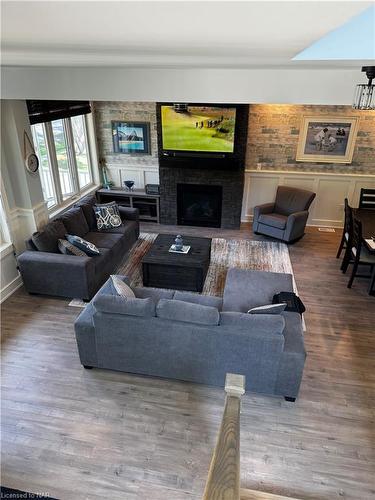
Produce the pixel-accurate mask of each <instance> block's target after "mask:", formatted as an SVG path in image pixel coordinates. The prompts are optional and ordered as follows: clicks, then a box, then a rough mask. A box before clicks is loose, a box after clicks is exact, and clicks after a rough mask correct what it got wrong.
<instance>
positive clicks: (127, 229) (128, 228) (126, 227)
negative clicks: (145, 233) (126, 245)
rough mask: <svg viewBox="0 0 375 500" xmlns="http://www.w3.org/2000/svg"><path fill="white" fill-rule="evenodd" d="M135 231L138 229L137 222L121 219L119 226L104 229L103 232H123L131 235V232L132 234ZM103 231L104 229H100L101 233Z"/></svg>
mask: <svg viewBox="0 0 375 500" xmlns="http://www.w3.org/2000/svg"><path fill="white" fill-rule="evenodd" d="M94 231H96V228H95V229H94ZM137 231H138V222H136V221H132V220H130V221H125V220H123V221H122V224H121V226H118V227H112V228H110V229H106V230H105V233H106V234H107V233H115V234H125V235H126V236H129V237H132V233H133V234H134V233H135V232H137ZM103 232H104V231H102V233H103ZM137 235H138V232H137Z"/></svg>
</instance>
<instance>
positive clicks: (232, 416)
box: [203, 373, 245, 500]
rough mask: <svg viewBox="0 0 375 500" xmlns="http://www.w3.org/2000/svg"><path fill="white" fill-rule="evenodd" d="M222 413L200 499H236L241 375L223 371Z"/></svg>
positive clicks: (238, 480)
mask: <svg viewBox="0 0 375 500" xmlns="http://www.w3.org/2000/svg"><path fill="white" fill-rule="evenodd" d="M225 392H226V393H227V396H226V400H225V408H224V414H223V418H222V421H221V426H220V431H219V436H218V439H217V443H216V446H215V449H214V452H213V455H212V459H211V464H210V469H209V472H208V478H207V482H206V488H205V490H204V495H203V500H240V408H241V396H242V395H243V394H244V393H245V377H244V376H243V375H235V374H233V373H227V376H226V379H225Z"/></svg>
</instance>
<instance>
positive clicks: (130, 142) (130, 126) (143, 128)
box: [112, 121, 150, 155]
mask: <svg viewBox="0 0 375 500" xmlns="http://www.w3.org/2000/svg"><path fill="white" fill-rule="evenodd" d="M112 138H113V151H114V153H125V154H144V155H148V154H150V124H149V123H147V122H118V121H113V122H112Z"/></svg>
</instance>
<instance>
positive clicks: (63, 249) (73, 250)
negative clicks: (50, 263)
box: [57, 238, 87, 257]
mask: <svg viewBox="0 0 375 500" xmlns="http://www.w3.org/2000/svg"><path fill="white" fill-rule="evenodd" d="M57 244H58V247H59V250H60V253H63V254H65V255H77V256H78V257H87V254H86V253H85V252H83V251H82V250H80V249H79V248H78V247H75V246H74V245H72V244H71V243H70V242H69V241H68V240H62V239H61V238H59V240H58V242H57Z"/></svg>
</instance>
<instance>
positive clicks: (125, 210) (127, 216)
mask: <svg viewBox="0 0 375 500" xmlns="http://www.w3.org/2000/svg"><path fill="white" fill-rule="evenodd" d="M118 208H119V211H120V217H121V219H122V220H135V221H138V220H139V210H138V208H130V207H123V206H121V205H120V206H119V207H118Z"/></svg>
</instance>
